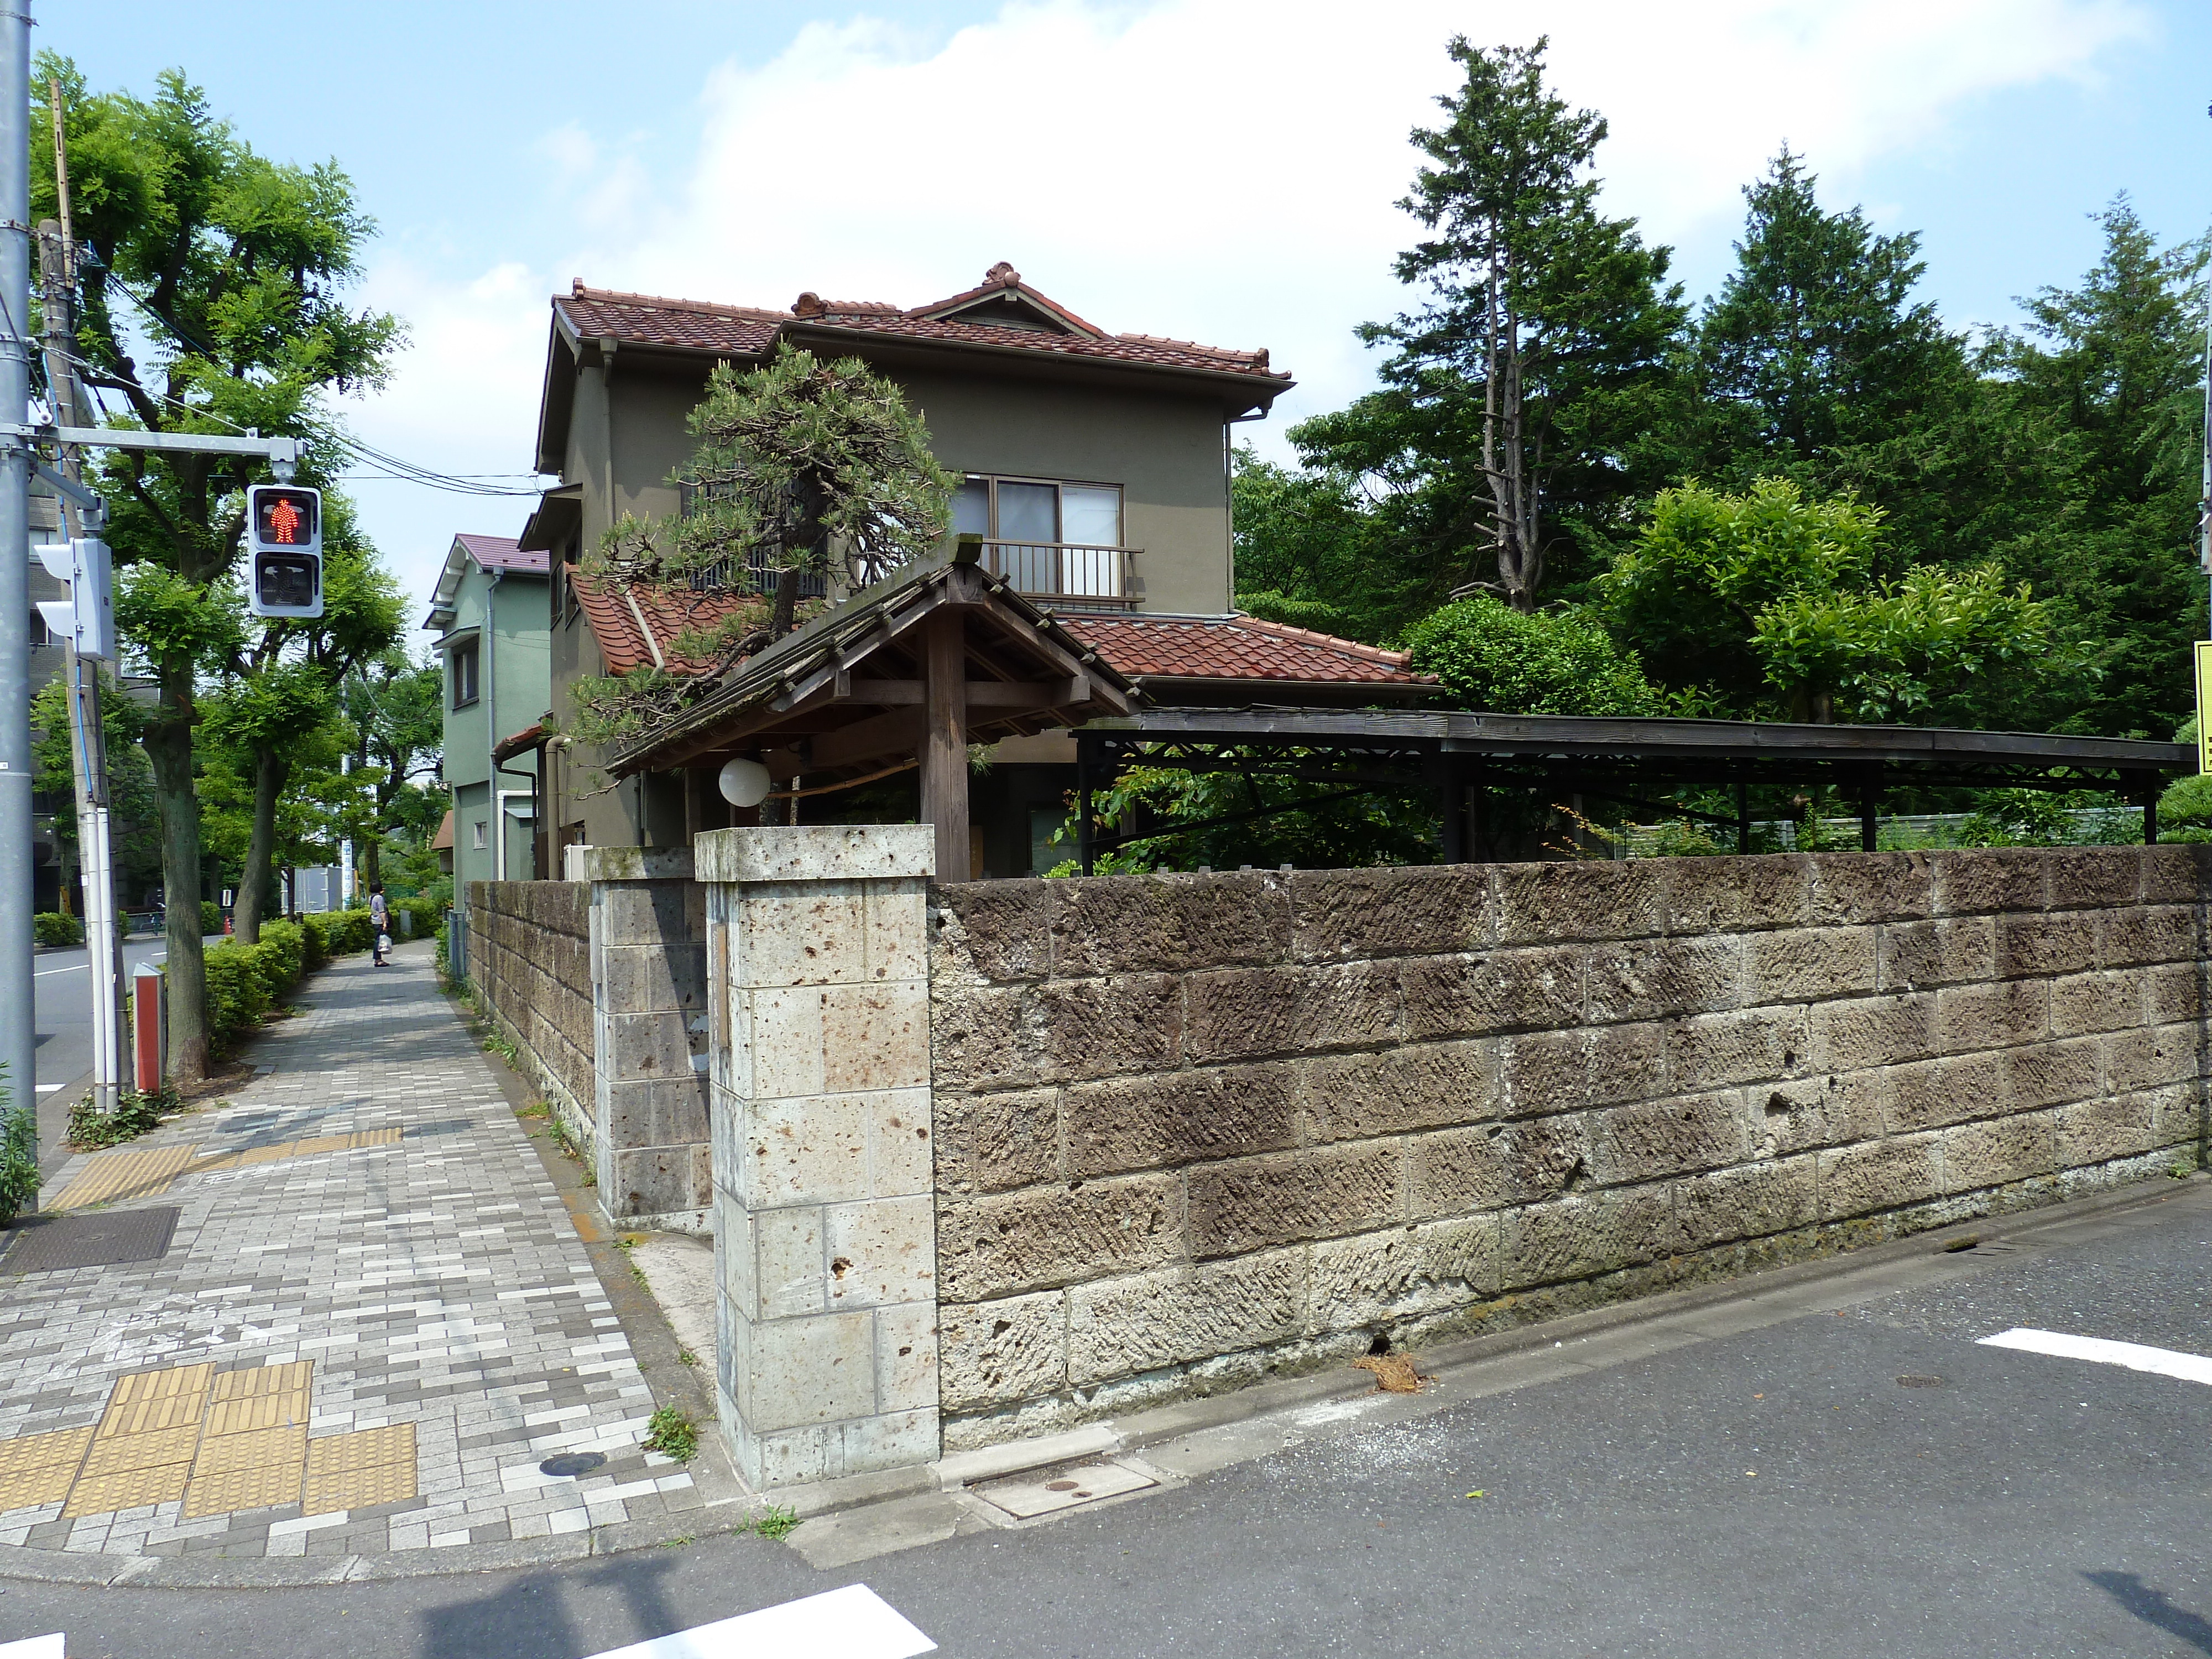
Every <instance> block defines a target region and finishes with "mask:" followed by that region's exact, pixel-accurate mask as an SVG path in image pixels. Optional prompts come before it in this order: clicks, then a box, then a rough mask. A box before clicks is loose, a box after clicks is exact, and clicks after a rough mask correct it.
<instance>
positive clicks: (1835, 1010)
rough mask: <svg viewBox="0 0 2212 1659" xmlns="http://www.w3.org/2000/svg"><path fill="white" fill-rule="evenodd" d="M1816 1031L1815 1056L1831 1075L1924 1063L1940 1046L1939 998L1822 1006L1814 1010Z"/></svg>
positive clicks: (1888, 998)
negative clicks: (1938, 1024) (1906, 1062)
mask: <svg viewBox="0 0 2212 1659" xmlns="http://www.w3.org/2000/svg"><path fill="white" fill-rule="evenodd" d="M1812 1030H1813V1043H1814V1055H1815V1056H1816V1057H1817V1058H1818V1060H1820V1063H1822V1064H1825V1065H1826V1067H1827V1069H1828V1070H1830V1071H1832V1072H1857V1071H1864V1070H1866V1069H1867V1068H1869V1066H1890V1065H1894V1064H1895V1063H1896V1062H1898V1061H1899V1060H1923V1059H1925V1058H1926V1057H1927V1056H1928V1055H1929V1054H1932V1053H1933V1052H1934V1051H1935V1047H1936V998H1935V994H1933V993H1932V992H1927V991H1922V992H1918V993H1916V994H1912V995H1909V996H1881V997H1863V998H1858V999H1856V1000H1850V1001H1846V1002H1825V1003H1821V1004H1820V1005H1818V1006H1815V1007H1814V1010H1813V1024H1812Z"/></svg>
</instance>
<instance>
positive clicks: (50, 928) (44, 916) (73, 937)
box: [31, 910, 84, 945]
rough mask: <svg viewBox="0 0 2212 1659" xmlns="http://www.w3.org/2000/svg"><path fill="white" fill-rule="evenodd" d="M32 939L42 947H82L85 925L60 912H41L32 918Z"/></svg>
mask: <svg viewBox="0 0 2212 1659" xmlns="http://www.w3.org/2000/svg"><path fill="white" fill-rule="evenodd" d="M31 937H32V938H33V939H36V940H37V941H38V942H39V943H40V944H41V945H82V944H83V943H84V923H82V921H78V920H77V919H76V917H75V916H66V915H63V914H62V913H61V912H60V911H58V910H41V911H40V912H39V914H38V915H34V916H33V917H32V918H31Z"/></svg>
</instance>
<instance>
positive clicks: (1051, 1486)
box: [1044, 1480, 1083, 1492]
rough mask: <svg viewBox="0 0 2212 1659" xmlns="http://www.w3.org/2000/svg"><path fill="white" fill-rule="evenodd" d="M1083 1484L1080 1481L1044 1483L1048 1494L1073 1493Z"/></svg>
mask: <svg viewBox="0 0 2212 1659" xmlns="http://www.w3.org/2000/svg"><path fill="white" fill-rule="evenodd" d="M1082 1484H1083V1483H1082V1482H1081V1481H1079V1480H1048V1481H1046V1482H1045V1483H1044V1489H1045V1490H1046V1491H1047V1492H1073V1491H1074V1490H1075V1489H1076V1488H1077V1487H1078V1486H1081V1485H1082Z"/></svg>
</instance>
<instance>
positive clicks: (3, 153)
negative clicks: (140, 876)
mask: <svg viewBox="0 0 2212 1659" xmlns="http://www.w3.org/2000/svg"><path fill="white" fill-rule="evenodd" d="M30 123H31V0H12V3H10V0H0V427H6V428H13V430H12V431H9V432H7V433H5V434H4V435H0V1066H4V1067H5V1068H6V1079H7V1087H8V1091H9V1095H10V1097H12V1099H13V1101H14V1102H15V1103H16V1104H19V1105H21V1104H28V1105H29V1106H30V1107H31V1108H32V1110H33V1113H34V1114H35V1112H36V1110H37V1103H38V1098H39V1070H38V1012H37V1005H36V1003H35V1001H34V1000H33V992H34V987H35V986H36V984H37V981H35V980H34V979H33V977H32V969H31V950H32V939H31V912H32V908H33V904H32V900H33V887H32V880H31V781H32V778H33V769H32V764H31V534H30V483H31V446H30V443H29V442H28V441H27V434H26V433H25V432H24V430H23V428H24V427H25V425H26V424H27V422H28V421H29V419H30V413H31V343H30V341H29V340H28V339H27V337H25V333H24V331H25V329H26V328H27V326H28V325H29V322H30V314H31V245H30V226H29V224H28V221H29V219H30V216H31V146H30Z"/></svg>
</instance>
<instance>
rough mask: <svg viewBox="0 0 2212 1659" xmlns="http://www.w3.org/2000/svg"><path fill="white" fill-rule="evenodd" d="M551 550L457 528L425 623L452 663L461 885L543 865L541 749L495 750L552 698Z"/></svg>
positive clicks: (450, 737)
mask: <svg viewBox="0 0 2212 1659" xmlns="http://www.w3.org/2000/svg"><path fill="white" fill-rule="evenodd" d="M545 583H546V558H545V555H544V553H542V552H532V553H525V552H522V551H520V550H518V549H517V547H516V545H515V540H514V538H513V537H509V536H456V537H454V538H453V547H452V549H451V550H449V551H448V552H447V555H446V568H445V569H444V570H443V571H442V572H441V573H440V574H439V577H438V586H437V591H436V592H435V596H434V597H433V598H432V599H431V602H430V614H429V616H428V617H427V618H425V619H424V621H423V623H422V625H423V627H425V628H426V629H436V630H437V633H438V640H437V647H436V648H437V651H438V653H439V655H440V656H441V658H442V659H444V664H445V671H446V762H445V772H446V787H447V788H448V789H449V790H451V791H452V793H453V819H452V830H453V880H454V883H455V887H456V890H457V891H458V890H465V884H466V883H469V882H471V881H531V880H534V879H536V878H538V876H539V874H541V873H542V872H541V871H540V869H539V860H541V859H542V858H543V856H544V853H543V849H542V848H541V847H540V845H539V842H540V836H539V834H538V830H539V823H538V810H539V806H540V805H541V803H540V799H539V787H538V750H536V748H535V747H534V746H532V745H531V744H529V743H528V742H527V741H526V742H525V743H524V744H522V745H520V748H519V751H516V752H511V753H502V754H501V755H500V756H498V757H496V758H495V752H494V751H495V750H496V749H499V748H500V747H501V739H502V738H510V737H513V736H515V735H517V734H531V733H534V732H536V730H537V728H538V725H539V723H540V722H541V721H542V720H544V715H545V713H546V711H547V710H548V709H550V708H551V707H552V706H553V701H552V678H551V665H550V653H549V649H548V646H549V641H548V639H547V632H546V620H545V617H546V603H545Z"/></svg>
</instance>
